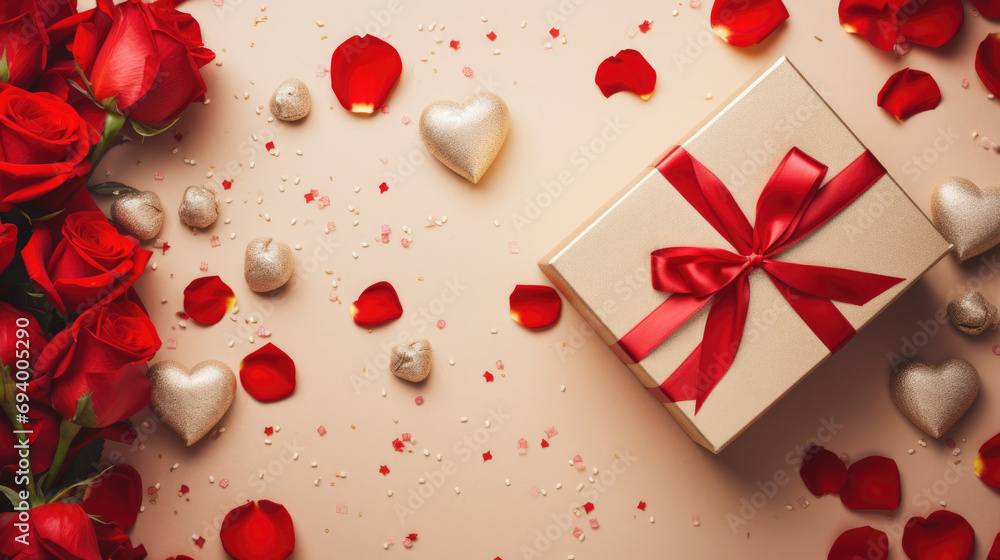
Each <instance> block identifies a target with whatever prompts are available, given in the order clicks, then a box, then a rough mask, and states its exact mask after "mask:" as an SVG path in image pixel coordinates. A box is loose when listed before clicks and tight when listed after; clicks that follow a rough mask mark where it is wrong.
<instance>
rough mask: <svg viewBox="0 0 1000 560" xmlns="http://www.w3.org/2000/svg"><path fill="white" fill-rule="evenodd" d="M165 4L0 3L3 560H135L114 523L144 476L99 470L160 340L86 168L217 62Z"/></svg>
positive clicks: (122, 524)
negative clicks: (126, 130) (89, 6)
mask: <svg viewBox="0 0 1000 560" xmlns="http://www.w3.org/2000/svg"><path fill="white" fill-rule="evenodd" d="M179 3H180V2H179V1H177V0H159V1H157V2H153V3H146V2H142V1H139V0H126V1H125V2H121V3H118V4H117V5H116V4H115V2H113V1H112V0H98V2H97V6H96V7H95V8H94V9H91V10H88V11H84V12H79V11H78V10H77V7H76V0H3V1H2V2H0V409H2V413H0V494H2V495H3V498H0V512H2V513H0V555H2V556H4V557H6V558H13V559H17V560H27V559H32V560H35V559H66V560H69V559H86V560H108V559H116V560H125V559H133V558H144V557H145V556H146V552H145V549H144V548H143V547H142V546H141V545H140V546H138V547H133V545H132V543H131V541H130V539H129V537H128V536H127V535H126V534H125V533H124V531H126V530H127V529H129V527H131V526H132V525H133V524H134V523H135V520H136V516H137V514H138V511H139V507H140V504H141V501H142V500H141V491H142V483H141V480H140V477H139V474H138V473H137V472H136V471H135V469H133V468H131V467H129V466H128V465H125V464H117V465H113V466H111V467H110V468H106V469H103V470H102V468H101V466H102V465H103V464H104V463H102V461H101V458H102V453H103V448H104V445H105V442H113V443H119V444H125V445H129V444H131V443H132V442H133V440H134V439H135V437H136V433H135V431H134V430H133V428H132V426H131V424H129V422H128V419H129V417H130V416H132V415H133V414H135V413H137V412H139V411H140V410H141V409H142V408H143V407H145V406H146V405H147V404H148V403H149V398H150V385H149V381H148V380H147V379H146V376H145V370H146V365H145V364H146V363H147V362H148V361H149V360H150V359H152V358H153V356H154V354H155V353H156V351H157V350H158V349H159V348H160V339H159V337H158V336H157V333H156V329H155V328H154V327H153V324H152V322H151V321H150V319H149V317H148V316H147V314H146V310H145V308H144V307H143V305H142V302H141V301H140V300H139V297H138V295H137V294H136V293H135V291H134V290H133V289H132V285H133V284H134V283H135V281H136V280H137V279H138V278H139V276H140V275H141V274H142V273H143V271H144V269H145V267H146V264H147V262H148V261H149V258H150V255H151V253H150V251H148V250H146V249H143V248H141V247H140V246H139V241H138V240H136V239H135V238H133V237H129V236H127V235H123V234H121V233H119V231H118V229H116V227H115V226H114V225H113V224H112V223H111V222H109V220H108V219H107V218H106V217H105V216H104V214H103V213H101V212H100V211H99V210H98V208H97V205H96V204H95V203H94V200H93V199H92V196H91V194H92V193H103V192H105V191H109V190H114V191H116V192H122V191H127V190H130V189H129V188H128V187H125V186H123V185H118V184H112V185H91V186H90V187H88V179H89V175H90V173H91V172H92V170H93V168H94V166H95V165H96V163H97V162H98V161H99V160H100V158H101V156H102V155H103V154H104V153H105V152H106V151H107V150H108V148H109V147H111V146H112V145H113V144H114V142H115V140H116V139H118V138H119V137H120V134H121V131H122V130H123V128H125V127H126V125H128V126H129V127H131V129H132V130H134V131H135V132H136V133H138V134H141V135H147V136H148V135H152V134H157V133H159V132H162V131H164V130H166V129H168V128H170V126H171V125H173V123H175V122H176V121H177V119H178V118H179V117H180V114H181V112H182V111H183V110H184V109H185V108H186V107H187V106H188V105H190V104H191V103H192V102H195V101H203V100H204V94H205V91H206V87H205V82H204V80H203V79H202V77H201V72H200V68H201V67H202V66H204V65H205V64H207V63H208V62H209V61H211V60H212V59H213V58H214V56H215V55H214V53H212V51H210V50H208V49H206V48H205V47H204V45H203V44H202V40H201V30H200V28H199V26H198V23H197V22H196V21H195V20H194V18H192V17H191V16H190V15H189V14H186V13H183V12H180V11H178V10H177V9H176V6H177V4H179Z"/></svg>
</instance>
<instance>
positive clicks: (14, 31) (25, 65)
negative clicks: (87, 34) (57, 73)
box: [0, 0, 76, 88]
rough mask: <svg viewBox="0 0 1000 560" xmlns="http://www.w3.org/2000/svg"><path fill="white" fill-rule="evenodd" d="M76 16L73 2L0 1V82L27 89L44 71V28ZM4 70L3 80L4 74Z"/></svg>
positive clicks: (46, 50) (45, 48)
mask: <svg viewBox="0 0 1000 560" xmlns="http://www.w3.org/2000/svg"><path fill="white" fill-rule="evenodd" d="M74 13H76V0H72V1H70V0H48V1H46V2H39V1H37V0H4V1H3V2H0V59H3V61H4V62H2V63H0V81H4V82H7V83H8V84H13V85H15V86H17V87H22V88H27V87H29V86H31V84H33V83H34V82H35V79H36V78H38V75H39V74H41V73H42V70H43V69H45V61H46V59H47V58H48V49H49V37H48V33H46V31H45V28H46V26H47V25H50V24H52V23H55V22H56V21H58V20H60V19H63V18H65V17H67V16H70V15H72V14H74ZM5 69H6V74H7V76H6V79H4V72H5Z"/></svg>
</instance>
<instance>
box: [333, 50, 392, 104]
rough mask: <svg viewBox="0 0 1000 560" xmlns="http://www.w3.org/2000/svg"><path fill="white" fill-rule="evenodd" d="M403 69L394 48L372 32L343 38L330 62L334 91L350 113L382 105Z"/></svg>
mask: <svg viewBox="0 0 1000 560" xmlns="http://www.w3.org/2000/svg"><path fill="white" fill-rule="evenodd" d="M402 71H403V61H402V60H400V58H399V53H398V52H396V49H394V48H393V47H392V45H390V44H389V43H386V42H385V41H383V40H382V39H379V38H378V37H375V36H374V35H365V36H364V37H360V36H358V35H355V36H353V37H351V38H350V39H348V40H346V41H344V42H343V43H341V44H340V46H339V47H337V50H335V51H333V59H332V60H331V62H330V79H331V84H332V86H333V92H334V93H335V94H337V100H338V101H340V104H341V105H343V107H344V108H345V109H347V110H348V111H351V112H352V113H373V112H375V109H376V108H377V107H381V106H382V105H384V104H385V100H386V98H388V97H389V92H390V91H392V88H393V86H395V85H396V81H397V80H399V75H400V73H401V72H402Z"/></svg>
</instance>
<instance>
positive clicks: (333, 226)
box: [323, 222, 337, 233]
mask: <svg viewBox="0 0 1000 560" xmlns="http://www.w3.org/2000/svg"><path fill="white" fill-rule="evenodd" d="M332 231H337V224H335V223H333V222H327V223H326V227H325V228H323V232H324V233H330V232H332Z"/></svg>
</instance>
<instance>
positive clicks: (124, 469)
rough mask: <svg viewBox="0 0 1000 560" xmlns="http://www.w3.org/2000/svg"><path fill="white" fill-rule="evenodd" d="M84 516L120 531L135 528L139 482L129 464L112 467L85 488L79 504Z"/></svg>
mask: <svg viewBox="0 0 1000 560" xmlns="http://www.w3.org/2000/svg"><path fill="white" fill-rule="evenodd" d="M80 505H81V506H82V507H83V510H84V511H86V512H87V515H91V516H94V517H96V518H97V519H98V520H99V521H100V522H101V523H113V524H115V525H117V526H118V527H119V528H120V529H121V530H122V531H125V530H126V529H128V528H129V527H131V526H132V525H135V520H136V517H138V515H139V507H140V506H142V479H141V477H140V476H139V473H138V472H137V471H136V470H135V469H134V468H132V467H131V466H129V465H125V464H122V465H115V466H114V467H112V468H111V470H109V471H108V472H106V473H104V474H103V475H101V476H100V478H98V479H97V480H95V481H94V482H93V483H92V484H90V485H89V486H87V490H86V492H84V495H83V502H82V503H81V504H80Z"/></svg>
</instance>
